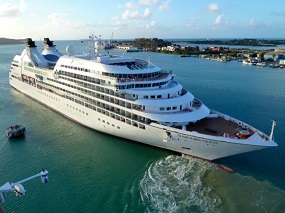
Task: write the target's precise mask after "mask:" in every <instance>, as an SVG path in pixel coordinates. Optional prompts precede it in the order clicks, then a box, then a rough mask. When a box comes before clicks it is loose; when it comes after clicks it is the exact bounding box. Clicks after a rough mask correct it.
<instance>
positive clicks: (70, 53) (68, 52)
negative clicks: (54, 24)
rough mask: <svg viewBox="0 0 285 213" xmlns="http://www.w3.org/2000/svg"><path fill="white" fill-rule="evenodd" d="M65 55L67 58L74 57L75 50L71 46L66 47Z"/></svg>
mask: <svg viewBox="0 0 285 213" xmlns="http://www.w3.org/2000/svg"><path fill="white" fill-rule="evenodd" d="M66 53H67V55H68V56H74V55H75V49H74V47H73V46H72V45H68V46H67V47H66Z"/></svg>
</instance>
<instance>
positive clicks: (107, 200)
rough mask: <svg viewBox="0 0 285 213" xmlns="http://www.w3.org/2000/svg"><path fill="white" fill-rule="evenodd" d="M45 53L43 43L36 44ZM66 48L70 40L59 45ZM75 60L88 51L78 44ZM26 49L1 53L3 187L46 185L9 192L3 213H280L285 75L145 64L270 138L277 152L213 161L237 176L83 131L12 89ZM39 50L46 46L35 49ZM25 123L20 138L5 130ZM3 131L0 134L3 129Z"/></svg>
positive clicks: (205, 63) (197, 63)
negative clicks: (12, 75) (16, 62)
mask: <svg viewBox="0 0 285 213" xmlns="http://www.w3.org/2000/svg"><path fill="white" fill-rule="evenodd" d="M37 44H38V46H40V44H39V43H37ZM56 44H57V47H58V49H59V50H60V51H62V52H63V51H64V49H65V47H66V44H68V43H67V42H63V41H61V42H56ZM73 45H74V46H75V48H76V49H77V53H82V52H83V51H84V50H85V51H87V48H85V47H84V48H83V46H82V45H85V44H80V43H79V42H73ZM22 49H23V45H8V46H0V93H1V99H0V132H1V131H2V133H1V134H0V161H1V163H0V185H3V184H4V183H6V182H10V183H11V182H16V181H18V180H21V179H24V178H26V177H29V176H31V175H34V174H36V173H38V171H39V170H40V169H41V168H45V169H47V170H48V171H49V180H50V181H49V183H47V184H42V183H41V181H40V179H35V180H31V181H28V182H26V183H24V184H23V185H24V186H25V188H26V190H27V192H28V193H27V195H25V196H23V197H16V196H15V195H14V194H13V193H7V194H6V195H5V200H6V201H5V203H4V204H3V207H4V209H5V210H6V212H13V211H17V212H18V213H21V212H258V213H259V212H274V213H275V212H277V213H279V212H284V209H285V191H284V190H285V184H284V178H285V157H284V156H285V149H284V148H285V147H284V139H285V132H284V127H285V111H284V109H285V107H284V103H285V70H281V69H271V68H267V67H264V68H262V67H256V66H244V65H242V64H241V63H238V62H229V63H222V62H217V61H210V60H202V59H197V58H180V57H179V56H176V55H165V54H159V53H148V52H138V53H125V52H120V51H112V52H114V53H116V54H120V55H122V54H125V55H130V56H136V57H140V58H143V59H147V60H148V59H149V58H150V60H151V61H152V62H153V63H155V64H157V65H158V66H160V67H161V68H163V69H165V70H173V71H174V73H175V74H176V80H178V81H179V82H180V83H182V84H183V85H184V86H185V87H186V88H187V89H189V90H190V91H191V92H192V93H193V94H194V95H195V96H196V97H198V98H199V99H201V100H202V101H203V102H204V103H205V104H206V105H207V106H209V107H210V108H212V109H215V110H218V111H221V112H223V113H225V114H230V115H232V116H233V117H236V118H238V119H240V120H243V121H245V122H247V123H249V124H251V125H253V126H255V127H257V128H259V129H260V130H262V131H264V132H266V133H268V134H269V133H270V130H271V120H272V119H276V120H277V126H276V129H275V140H276V141H277V143H278V144H279V147H277V148H273V149H266V150H261V151H256V152H251V153H245V154H241V155H236V156H231V157H227V158H223V159H219V160H216V161H215V162H216V163H221V164H224V165H226V166H228V167H230V168H232V169H234V170H235V171H236V173H234V174H231V173H228V172H225V171H223V170H220V169H218V168H217V167H215V166H213V165H212V164H210V163H208V162H205V161H201V160H197V159H193V158H190V157H183V156H181V155H179V154H176V153H173V152H170V151H167V150H162V149H158V148H155V147H151V146H146V145H142V144H138V143H135V142H132V141H128V140H125V139H121V138H115V137H113V136H110V135H106V134H104V133H100V132H96V131H94V130H91V129H88V128H86V127H83V126H80V125H78V124H76V123H74V122H72V121H70V120H68V119H66V118H64V117H63V116H61V115H59V114H57V113H55V112H53V111H52V110H50V109H48V108H46V107H44V106H42V105H40V104H39V103H37V102H35V101H33V100H31V99H29V98H27V97H26V96H24V95H23V94H21V93H19V92H17V91H15V90H14V89H12V88H10V86H9V84H8V72H9V67H10V63H11V60H12V59H13V57H14V55H15V54H16V53H17V52H18V53H20V52H21V51H22ZM39 49H41V48H40V47H39ZM17 123H19V124H22V125H24V126H25V127H26V129H27V132H26V136H25V137H24V138H20V139H9V140H8V139H7V138H6V136H5V132H4V130H5V128H6V127H7V126H10V125H12V124H17ZM1 129H2V130H1Z"/></svg>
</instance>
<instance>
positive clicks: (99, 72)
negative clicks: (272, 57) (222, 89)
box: [9, 37, 277, 160]
mask: <svg viewBox="0 0 285 213" xmlns="http://www.w3.org/2000/svg"><path fill="white" fill-rule="evenodd" d="M44 44H45V49H44V51H43V52H42V53H39V52H38V50H37V48H36V45H35V43H34V42H33V41H32V39H27V41H26V49H25V50H24V51H23V52H22V54H21V55H16V56H15V57H14V59H13V61H12V64H11V70H10V74H9V80H10V84H11V86H12V87H14V88H15V89H17V90H19V91H20V92H22V93H24V94H25V95H27V96H29V97H31V98H33V99H35V100H36V101H38V102H40V103H42V104H44V105H46V106H47V107H49V108H51V109H53V110H55V111H57V112H59V113H61V114H62V115H64V116H66V117H68V118H69V119H71V120H73V121H75V122H78V123H80V124H82V125H84V126H87V127H89V128H92V129H94V130H98V131H101V132H104V133H107V134H111V135H114V136H117V137H122V138H126V139H129V140H133V141H137V142H141V143H145V144H149V145H152V146H156V147H161V148H164V149H168V150H172V151H175V152H179V153H183V154H187V155H192V156H195V157H198V158H203V159H208V160H214V159H217V158H222V157H226V156H230V155H236V154H240V153H244V152H249V151H254V150H259V149H263V148H267V147H274V146H277V144H276V143H275V142H274V141H273V140H272V138H273V130H274V128H272V131H271V132H272V133H271V135H270V137H268V136H267V135H265V134H264V133H262V132H260V131H258V130H257V129H255V128H253V127H251V126H249V125H248V124H245V123H243V122H241V121H238V120H236V119H234V118H231V117H230V116H227V115H223V114H222V113H219V112H215V111H213V110H210V109H208V108H207V107H206V106H205V105H204V104H203V103H202V102H201V101H200V100H198V99H196V98H195V97H194V96H193V95H192V94H191V93H190V92H189V91H187V90H185V89H184V88H183V87H182V85H180V84H179V83H178V82H176V81H174V77H175V75H174V73H172V71H170V72H166V71H163V70H161V69H160V68H159V67H157V66H155V65H153V64H151V63H150V62H148V61H145V60H140V59H134V58H129V57H118V56H110V55H101V56H100V55H99V54H98V52H97V51H94V38H93V37H89V50H90V52H89V55H87V56H86V55H84V56H74V55H73V54H74V50H73V48H72V47H71V46H68V47H67V53H68V55H67V56H62V55H61V54H60V53H59V52H58V51H57V50H56V49H55V46H54V45H53V43H52V41H50V40H49V39H48V38H45V39H44ZM99 46H100V45H99ZM91 50H92V51H91ZM170 126H171V127H170ZM237 129H239V130H238V132H237ZM224 133H225V136H221V135H224Z"/></svg>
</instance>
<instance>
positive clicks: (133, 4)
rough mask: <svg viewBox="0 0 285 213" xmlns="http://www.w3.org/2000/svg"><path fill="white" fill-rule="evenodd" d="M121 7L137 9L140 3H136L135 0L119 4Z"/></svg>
mask: <svg viewBox="0 0 285 213" xmlns="http://www.w3.org/2000/svg"><path fill="white" fill-rule="evenodd" d="M118 7H119V8H127V9H135V8H138V5H137V4H135V3H134V1H133V0H131V1H129V2H127V3H126V4H124V5H118Z"/></svg>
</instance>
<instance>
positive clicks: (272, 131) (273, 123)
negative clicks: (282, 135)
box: [269, 120, 277, 141]
mask: <svg viewBox="0 0 285 213" xmlns="http://www.w3.org/2000/svg"><path fill="white" fill-rule="evenodd" d="M276 124H277V123H276V121H275V120H272V128H271V133H270V136H269V139H270V141H272V140H273V139H274V127H275V126H276Z"/></svg>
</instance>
